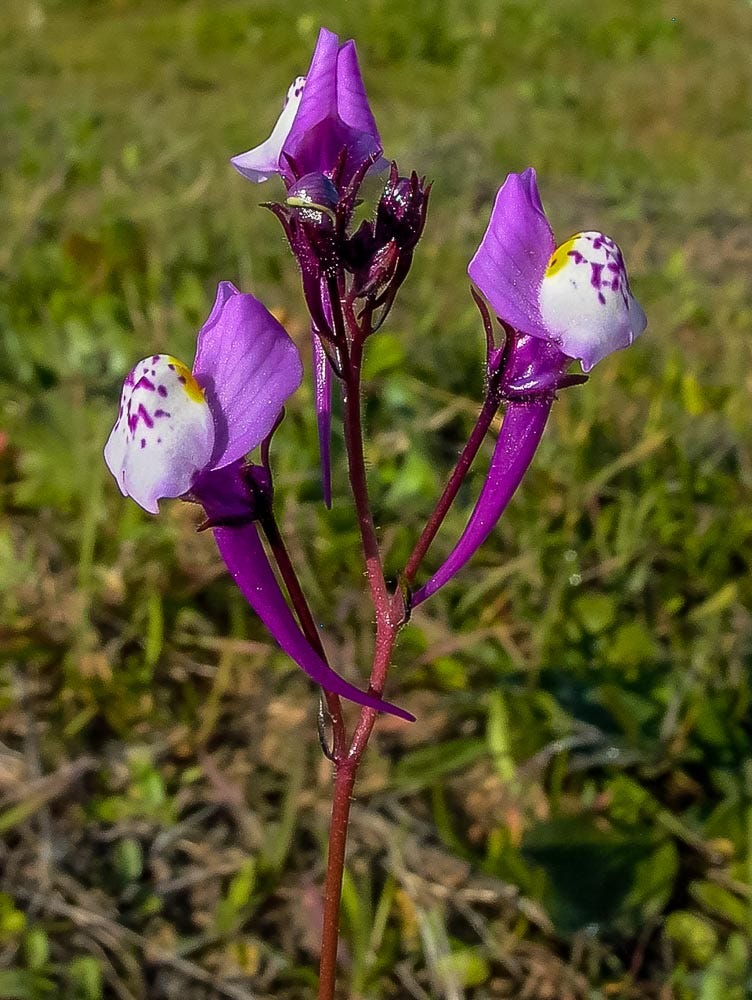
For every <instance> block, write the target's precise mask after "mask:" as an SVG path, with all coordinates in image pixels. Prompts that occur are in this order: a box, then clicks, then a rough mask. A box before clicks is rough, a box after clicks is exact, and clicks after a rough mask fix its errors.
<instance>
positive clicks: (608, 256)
mask: <svg viewBox="0 0 752 1000" xmlns="http://www.w3.org/2000/svg"><path fill="white" fill-rule="evenodd" d="M539 305H540V312H541V318H542V319H543V323H544V325H545V326H546V327H547V329H549V330H550V331H551V334H552V336H553V337H554V338H555V339H556V341H557V343H558V344H559V346H560V347H561V349H562V351H564V353H565V354H568V355H569V356H570V357H572V358H579V359H580V361H581V362H582V367H583V369H584V370H585V371H589V370H590V369H591V368H592V367H593V365H594V364H596V363H597V362H598V361H600V360H601V359H602V358H605V357H606V355H608V354H610V353H611V352H612V351H616V350H618V349H619V348H622V347H628V346H629V345H630V344H631V343H632V341H633V340H634V338H635V337H637V336H639V334H641V333H642V331H643V330H644V329H645V323H646V320H645V314H644V313H643V311H642V309H641V307H640V306H639V304H638V303H637V302H636V300H635V299H634V298H633V296H632V293H631V291H630V289H629V281H628V280H627V272H626V269H625V267H624V260H623V258H622V255H621V251H620V250H619V247H618V246H617V245H616V243H614V241H613V240H612V239H610V238H609V237H608V236H604V235H603V233H596V232H587V233H578V234H577V235H576V236H573V237H572V238H571V239H569V240H567V242H566V243H563V244H562V245H561V246H560V247H557V248H556V250H554V252H553V254H552V255H551V259H550V260H549V262H548V267H547V269H546V273H545V276H544V278H543V282H542V284H541V290H540V300H539Z"/></svg>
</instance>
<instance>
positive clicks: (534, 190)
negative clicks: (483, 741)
mask: <svg viewBox="0 0 752 1000" xmlns="http://www.w3.org/2000/svg"><path fill="white" fill-rule="evenodd" d="M468 272H469V274H470V277H471V278H472V279H473V281H474V282H475V284H476V285H477V286H478V287H479V288H480V290H481V291H482V292H483V294H484V295H485V296H486V298H487V299H488V301H489V302H490V303H491V305H492V306H493V307H494V310H495V311H496V313H497V315H498V316H499V318H500V319H501V320H502V322H503V323H504V326H505V330H506V334H505V342H504V345H503V347H502V348H500V349H497V348H494V346H493V344H492V342H489V345H488V359H487V367H488V377H487V382H488V392H490V393H495V394H496V395H497V398H498V401H499V402H501V401H504V400H506V403H507V405H506V410H505V413H504V420H503V423H502V426H501V430H500V432H499V437H498V439H497V441H496V446H495V448H494V452H493V456H492V458H491V464H490V466H489V470H488V474H487V476H486V480H485V482H484V484H483V488H482V489H481V492H480V496H479V497H478V501H477V503H476V505H475V508H474V509H473V512H472V514H471V515H470V519H469V521H468V523H467V525H466V527H465V530H464V532H463V533H462V535H461V537H460V539H459V541H458V542H457V544H456V545H455V547H454V549H453V550H452V551H451V553H450V554H449V556H448V557H447V559H446V560H445V562H444V563H443V564H442V565H441V566H440V568H439V569H438V570H437V572H436V573H434V575H433V576H432V577H431V578H430V579H429V580H428V581H427V582H426V583H425V584H424V585H423V586H422V587H420V588H419V589H418V590H416V591H415V593H414V594H413V596H412V603H413V605H417V604H420V603H421V602H422V601H425V600H426V599H427V598H428V597H430V596H431V595H432V594H435V593H436V591H437V590H438V589H439V588H440V587H442V586H443V585H444V584H445V583H446V582H447V581H448V580H450V579H451V578H452V577H453V576H454V575H455V574H456V573H457V572H458V571H459V570H460V569H462V567H463V566H464V565H465V564H466V563H467V562H468V560H469V559H470V558H471V557H472V556H473V555H474V553H475V552H476V551H477V550H478V548H479V547H480V546H481V545H482V544H483V542H484V541H485V540H486V538H488V536H489V535H490V533H491V532H492V531H493V529H494V527H495V526H496V524H497V522H498V520H499V518H500V517H501V515H502V513H503V512H504V509H505V508H506V506H507V504H508V503H509V501H510V500H511V499H512V497H513V495H514V493H515V491H516V490H517V487H518V486H519V484H520V482H521V481H522V477H523V476H524V474H525V472H526V471H527V469H528V467H529V465H530V463H531V461H532V459H533V456H534V454H535V451H536V449H537V447H538V444H539V442H540V439H541V437H542V435H543V430H544V428H545V426H546V421H547V420H548V415H549V413H550V412H551V406H552V405H553V402H554V399H555V393H556V391H557V390H558V389H561V388H564V387H565V386H567V385H572V384H574V383H576V382H577V381H583V380H584V377H583V376H576V375H574V376H573V375H567V369H568V368H569V366H570V365H571V363H572V361H573V360H574V359H575V358H576V359H578V360H579V361H580V362H581V364H582V367H583V369H584V370H585V371H590V369H591V368H592V367H593V365H595V364H596V363H597V362H598V361H600V360H602V359H603V358H605V357H606V356H607V355H608V354H610V353H611V352H612V351H616V350H619V349H620V348H623V347H628V346H629V345H630V344H631V343H632V342H633V340H634V339H635V337H637V336H639V335H640V334H641V333H642V331H643V330H644V329H645V325H646V322H647V321H646V318H645V313H644V312H643V311H642V308H641V307H640V305H639V303H638V302H637V301H636V300H635V299H634V297H633V296H632V293H631V291H630V288H629V281H628V280H627V272H626V268H625V266H624V259H623V257H622V254H621V251H620V250H619V248H618V246H617V245H616V244H615V243H614V241H613V240H612V239H610V238H609V237H608V236H604V235H603V233H597V232H585V233H578V234H577V235H576V236H573V237H571V239H569V240H567V241H566V242H565V243H563V244H562V245H561V246H559V247H556V246H555V243H554V237H553V233H552V232H551V226H550V225H549V222H548V219H547V218H546V216H545V213H544V211H543V207H542V205H541V200H540V195H539V194H538V186H537V183H536V178H535V171H534V170H533V169H528V170H526V171H524V173H522V174H510V175H509V176H508V177H507V179H506V181H505V182H504V184H503V185H502V187H501V189H500V191H499V192H498V194H497V196H496V202H495V204H494V208H493V212H492V213H491V220H490V222H489V224H488V228H487V230H486V232H485V235H484V236H483V240H482V241H481V244H480V247H479V248H478V251H477V253H476V254H475V256H474V257H473V259H472V261H471V262H470V265H469V267H468ZM487 326H489V327H490V320H488V319H487ZM487 336H489V337H490V330H489V329H487Z"/></svg>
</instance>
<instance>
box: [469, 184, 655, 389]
mask: <svg viewBox="0 0 752 1000" xmlns="http://www.w3.org/2000/svg"><path fill="white" fill-rule="evenodd" d="M468 273H469V275H470V277H471V278H472V280H473V281H474V282H475V284H476V285H477V286H478V288H480V290H481V291H482V292H483V294H484V295H485V296H486V298H487V299H488V301H489V302H490V303H491V305H492V306H493V308H494V310H495V312H496V314H497V315H498V316H499V317H500V318H501V319H502V320H504V322H505V323H508V324H509V325H510V326H512V327H514V328H515V329H516V330H518V331H519V332H520V333H529V334H531V335H532V336H533V337H540V338H542V339H543V340H549V341H551V342H552V343H554V344H556V345H557V346H558V347H559V348H560V349H561V351H562V352H563V353H564V354H567V355H569V357H571V358H578V359H579V360H580V361H581V362H582V368H583V370H584V371H586V372H587V371H590V369H591V368H592V367H593V365H595V364H596V363H597V362H598V361H601V360H602V359H603V358H605V357H606V356H607V355H608V354H611V352H612V351H616V350H618V349H619V348H622V347H629V345H630V344H631V343H632V341H633V340H634V339H635V337H638V336H639V335H640V334H641V333H642V331H643V330H644V329H645V325H646V323H647V320H646V318H645V313H644V312H643V311H642V308H641V307H640V305H639V303H638V302H637V301H636V300H635V299H634V297H633V296H632V292H631V291H630V288H629V281H628V279H627V270H626V267H625V266H624V258H623V257H622V254H621V250H620V249H619V247H618V246H617V245H616V243H614V241H613V240H612V239H611V238H610V237H608V236H605V235H604V234H603V233H598V232H584V233H577V234H576V235H575V236H572V237H570V238H569V239H568V240H567V241H566V242H565V243H562V244H561V245H560V246H558V247H557V246H556V243H555V240H554V236H553V232H552V230H551V226H550V224H549V222H548V219H547V218H546V214H545V212H544V211H543V206H542V204H541V199H540V194H539V193H538V185H537V181H536V176H535V171H534V170H533V169H532V168H529V169H527V170H525V171H524V172H523V173H521V174H509V176H508V177H507V179H506V181H505V182H504V184H503V185H502V187H501V188H500V190H499V192H498V194H497V196H496V202H495V204H494V207H493V212H492V213H491V220H490V222H489V223H488V228H487V229H486V233H485V235H484V237H483V239H482V241H481V244H480V246H479V248H478V250H477V252H476V254H475V256H474V257H473V259H472V260H471V261H470V266H469V267H468Z"/></svg>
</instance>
